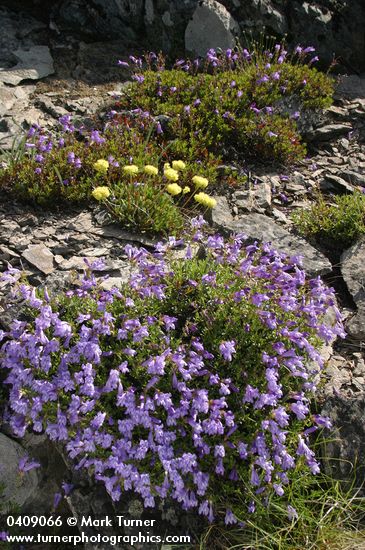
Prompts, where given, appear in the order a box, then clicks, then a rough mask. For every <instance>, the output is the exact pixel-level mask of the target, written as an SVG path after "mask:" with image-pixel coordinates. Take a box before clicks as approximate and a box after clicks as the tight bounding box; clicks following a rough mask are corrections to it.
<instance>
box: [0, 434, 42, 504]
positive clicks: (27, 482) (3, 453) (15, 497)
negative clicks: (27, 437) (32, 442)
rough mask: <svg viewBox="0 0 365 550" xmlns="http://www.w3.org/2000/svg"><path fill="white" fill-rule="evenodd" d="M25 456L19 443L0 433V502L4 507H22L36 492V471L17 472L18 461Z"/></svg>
mask: <svg viewBox="0 0 365 550" xmlns="http://www.w3.org/2000/svg"><path fill="white" fill-rule="evenodd" d="M26 454H27V453H26V451H25V450H24V449H23V447H21V446H20V445H19V443H17V442H16V441H14V440H13V439H10V438H9V437H7V436H6V435H4V434H3V433H0V464H1V468H0V486H1V492H0V500H1V502H2V503H3V504H5V505H12V504H15V505H18V506H23V505H25V504H26V503H27V502H29V500H31V499H32V497H34V495H35V494H36V493H37V491H38V476H37V472H36V469H32V470H30V471H28V472H21V471H20V470H19V461H20V460H21V459H22V458H23V457H24V456H26Z"/></svg>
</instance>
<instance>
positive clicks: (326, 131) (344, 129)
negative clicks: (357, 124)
mask: <svg viewBox="0 0 365 550" xmlns="http://www.w3.org/2000/svg"><path fill="white" fill-rule="evenodd" d="M351 130H352V126H351V125H350V124H328V125H327V126H321V127H319V128H316V129H315V130H313V131H311V132H308V133H307V134H306V139H307V140H308V141H319V142H320V141H330V140H331V139H335V138H337V137H339V136H341V135H343V134H346V133H349V132H350V131H351Z"/></svg>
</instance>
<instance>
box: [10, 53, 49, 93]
mask: <svg viewBox="0 0 365 550" xmlns="http://www.w3.org/2000/svg"><path fill="white" fill-rule="evenodd" d="M14 55H15V57H16V58H17V59H18V60H19V61H18V63H17V65H15V67H12V68H11V69H7V70H0V82H4V83H5V84H12V85H13V86H16V85H17V84H19V83H20V82H22V80H29V79H31V80H39V79H40V78H44V77H45V76H48V75H50V74H53V73H54V66H53V59H52V56H51V52H50V50H49V48H48V46H32V47H30V48H29V49H28V50H21V49H20V50H16V51H15V52H14Z"/></svg>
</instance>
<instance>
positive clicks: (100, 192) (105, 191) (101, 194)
mask: <svg viewBox="0 0 365 550" xmlns="http://www.w3.org/2000/svg"><path fill="white" fill-rule="evenodd" d="M91 194H92V196H93V197H94V199H96V200H97V201H103V200H105V199H107V198H108V197H109V196H110V191H109V188H108V187H106V186H102V187H95V189H94V190H93V191H92V193H91Z"/></svg>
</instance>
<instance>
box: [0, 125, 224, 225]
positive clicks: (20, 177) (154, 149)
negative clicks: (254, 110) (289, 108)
mask: <svg viewBox="0 0 365 550" xmlns="http://www.w3.org/2000/svg"><path fill="white" fill-rule="evenodd" d="M64 125H65V128H66V130H65V128H64V130H65V131H64V132H63V133H62V134H61V135H60V136H58V137H57V138H55V137H52V135H51V134H49V133H45V132H43V131H42V130H41V129H32V132H31V133H32V135H31V136H29V139H28V141H27V143H26V146H27V147H28V153H25V154H22V155H21V157H20V158H17V157H16V158H14V159H13V162H11V163H10V164H9V166H8V168H6V169H3V170H2V172H0V188H2V189H3V190H4V191H8V192H10V193H11V194H13V195H14V196H16V197H17V199H20V200H26V201H32V202H35V203H37V204H41V205H44V206H47V207H53V206H54V205H59V204H62V203H67V202H78V203H87V202H90V200H92V198H93V197H94V198H97V197H98V193H97V194H96V196H95V195H94V190H95V189H96V188H100V187H107V188H108V193H107V194H108V196H110V199H109V200H108V201H105V200H104V205H105V207H106V208H107V209H108V210H109V211H110V213H111V214H112V216H113V217H114V219H115V220H116V221H118V222H120V223H122V224H123V225H124V226H125V227H128V228H131V229H134V230H137V231H138V230H140V231H145V232H148V233H155V234H164V235H167V234H168V233H176V232H177V231H179V230H181V229H182V228H183V225H184V217H186V212H189V211H191V209H192V207H193V210H194V211H195V210H196V209H197V208H201V207H199V206H198V202H197V199H198V198H199V197H197V199H196V198H195V196H196V195H197V194H198V192H199V189H198V188H196V186H195V185H193V183H192V180H193V178H194V176H196V175H199V174H200V175H204V177H206V178H207V179H208V181H209V183H210V184H212V183H214V181H215V179H216V177H217V175H216V164H217V161H213V160H212V159H211V158H209V159H208V160H207V162H205V163H197V162H195V161H194V162H187V163H182V165H183V166H184V169H183V170H181V169H180V170H179V171H178V179H177V180H176V181H178V182H179V187H181V191H180V192H178V193H177V195H175V196H174V195H173V193H170V192H169V187H168V185H169V183H171V180H169V178H168V177H167V175H166V171H165V170H164V166H165V165H166V161H169V160H170V161H171V162H176V161H174V159H173V157H171V152H169V153H170V154H168V153H167V151H168V149H167V150H164V149H163V147H162V146H161V145H160V144H159V143H157V142H155V141H154V140H152V139H146V136H145V135H144V134H142V133H141V131H140V129H139V124H138V123H132V121H130V120H127V121H125V124H122V123H121V121H118V122H114V123H111V124H110V125H109V126H108V128H107V129H106V130H105V131H104V132H97V131H92V132H88V133H87V132H81V131H76V130H75V129H72V130H70V131H67V129H68V128H69V121H67V123H66V121H64ZM131 153H133V155H132V154H131ZM167 164H168V163H167ZM146 165H149V166H151V165H152V166H153V167H155V168H156V170H157V173H156V174H155V175H154V176H153V177H152V176H151V175H150V174H148V173H146V172H145V166H146ZM128 166H135V167H136V171H135V173H129V172H126V170H128ZM183 190H184V191H183ZM187 190H188V191H187ZM106 198H108V197H106ZM97 200H102V197H101V196H100V194H99V199H97ZM208 202H209V201H208ZM213 204H214V201H213V200H211V204H210V205H209V204H208V203H207V204H206V205H205V206H208V207H212V205H213Z"/></svg>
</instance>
